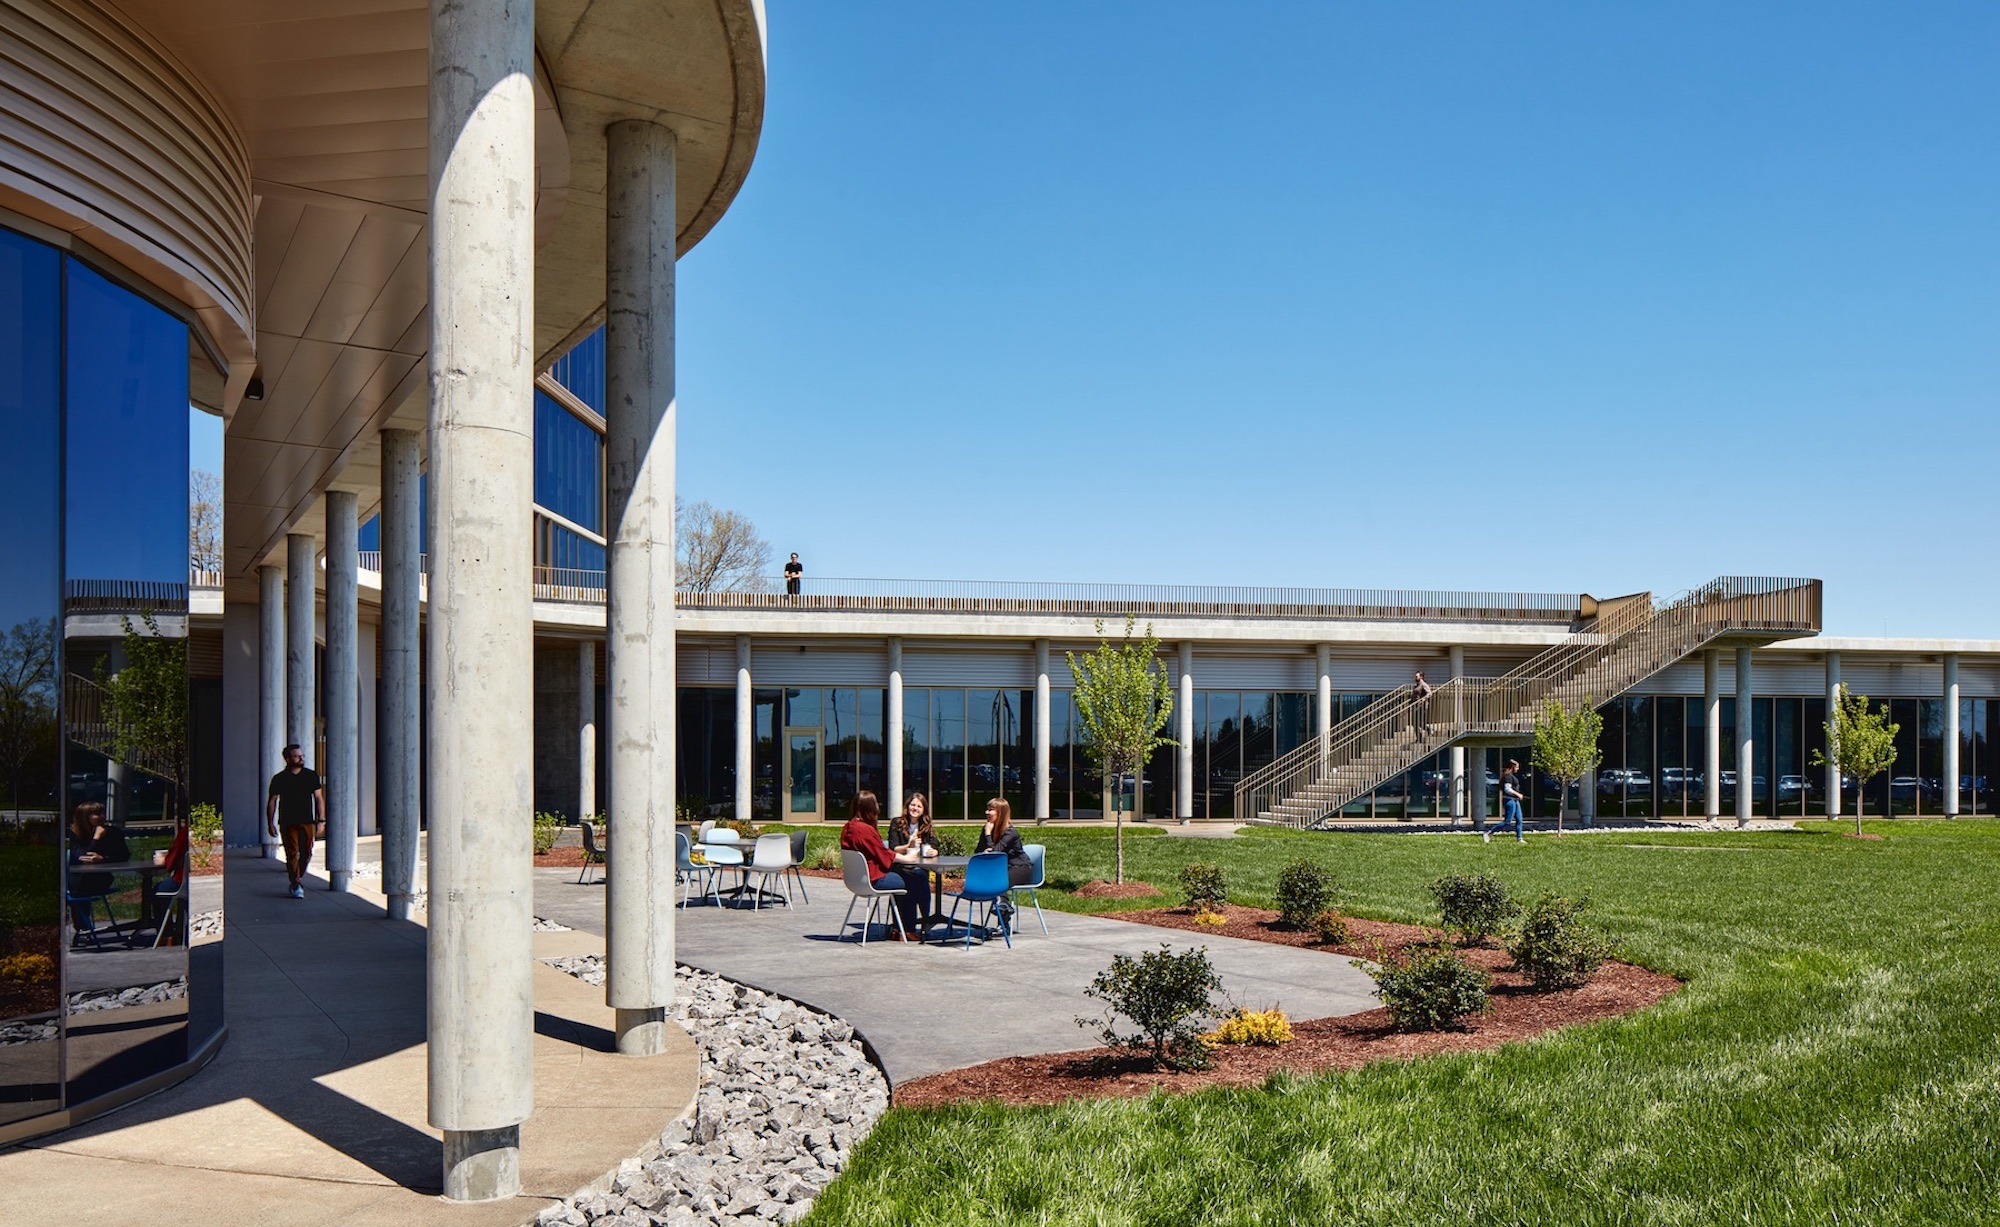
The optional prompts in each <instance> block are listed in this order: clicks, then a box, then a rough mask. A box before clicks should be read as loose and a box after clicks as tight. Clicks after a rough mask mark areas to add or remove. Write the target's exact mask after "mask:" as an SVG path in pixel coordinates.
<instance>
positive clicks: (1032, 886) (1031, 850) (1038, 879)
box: [1008, 844, 1049, 937]
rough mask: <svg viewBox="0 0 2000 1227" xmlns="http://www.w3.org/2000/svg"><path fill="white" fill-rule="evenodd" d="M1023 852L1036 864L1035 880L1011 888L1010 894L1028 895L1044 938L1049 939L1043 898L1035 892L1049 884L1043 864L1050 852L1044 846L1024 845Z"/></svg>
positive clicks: (1009, 889)
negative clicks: (1043, 914) (1043, 910)
mask: <svg viewBox="0 0 2000 1227" xmlns="http://www.w3.org/2000/svg"><path fill="white" fill-rule="evenodd" d="M1021 851H1023V852H1025V853H1027V854H1028V859H1029V860H1030V861H1032V862H1033V863H1034V866H1035V880H1034V881H1032V882H1023V883H1021V884H1020V885H1019V886H1014V887H1009V888H1008V893H1009V894H1017V895H1026V896H1027V897H1028V902H1030V903H1032V904H1034V905H1035V919H1036V920H1037V921H1039V922H1040V923H1041V926H1042V936H1043V937H1047V936H1048V935H1049V922H1048V921H1047V919H1045V918H1044V917H1043V916H1042V897H1041V896H1040V895H1038V894H1036V893H1035V892H1036V891H1038V890H1040V889H1041V888H1042V887H1043V886H1046V885H1047V884H1048V875H1047V874H1045V873H1044V872H1043V871H1042V863H1043V861H1044V860H1045V859H1046V858H1047V857H1048V853H1049V850H1048V848H1047V847H1046V846H1045V845H1043V844H1022V845H1021Z"/></svg>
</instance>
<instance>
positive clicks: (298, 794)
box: [264, 746, 326, 899]
mask: <svg viewBox="0 0 2000 1227" xmlns="http://www.w3.org/2000/svg"><path fill="white" fill-rule="evenodd" d="M322 789H323V785H321V783H320V779H319V773H318V772H317V771H314V770H313V769H312V768H310V767H308V766H306V756H305V752H304V751H302V750H300V749H299V748H298V747H297V746H286V747H285V769H284V770H283V771H280V772H279V773H278V774H276V775H274V776H272V777H271V789H270V794H269V799H268V800H267V801H266V802H265V803H264V821H265V822H266V823H267V824H269V826H270V830H271V834H273V835H276V836H278V837H279V838H280V839H282V840H283V841H284V845H285V875H286V876H287V877H289V878H291V880H292V888H291V896H292V898H294V899H303V898H305V897H306V891H305V887H304V886H303V885H301V884H300V882H301V879H303V878H304V877H305V876H306V866H308V865H310V864H312V856H313V828H314V827H315V826H316V825H317V824H318V823H319V821H320V815H321V814H324V813H325V812H326V793H325V792H324V791H323V790H322Z"/></svg>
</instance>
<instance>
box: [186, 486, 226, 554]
mask: <svg viewBox="0 0 2000 1227" xmlns="http://www.w3.org/2000/svg"><path fill="white" fill-rule="evenodd" d="M188 566H190V567H192V568H193V569H194V570H197V571H220V570H221V569H222V479H221V478H220V477H217V476H216V475H215V474H213V473H211V472H209V471H208V470H207V469H195V470H192V471H191V472H189V473H188Z"/></svg>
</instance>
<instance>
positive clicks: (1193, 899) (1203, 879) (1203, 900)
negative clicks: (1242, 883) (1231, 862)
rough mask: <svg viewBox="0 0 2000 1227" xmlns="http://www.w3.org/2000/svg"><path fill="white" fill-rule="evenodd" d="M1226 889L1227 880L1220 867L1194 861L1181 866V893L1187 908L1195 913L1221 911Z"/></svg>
mask: <svg viewBox="0 0 2000 1227" xmlns="http://www.w3.org/2000/svg"><path fill="white" fill-rule="evenodd" d="M1227 887H1228V878H1227V877H1226V876H1225V875H1224V874H1223V872H1222V866H1220V865H1211V864H1209V863H1207V862H1206V861H1195V862H1194V863H1192V864H1188V865H1182V866H1181V893H1182V894H1184V895H1186V896H1187V901H1188V906H1189V907H1191V908H1193V909H1194V910H1195V911H1197V912H1213V911H1219V910H1221V908H1222V904H1223V896H1224V893H1225V892H1226V889H1227Z"/></svg>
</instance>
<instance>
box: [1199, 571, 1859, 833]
mask: <svg viewBox="0 0 2000 1227" xmlns="http://www.w3.org/2000/svg"><path fill="white" fill-rule="evenodd" d="M1819 629H1820V581H1818V580H1816V579H1780V578H1772V577H1755V576H1725V577H1723V578H1721V579H1717V580H1714V581H1712V582H1710V583H1707V584H1704V585H1702V586H1701V587H1699V588H1696V589H1694V590H1692V591H1689V592H1686V593H1683V594H1682V595H1680V596H1678V597H1676V598H1674V599H1673V600H1671V601H1668V602H1667V603H1665V604H1656V603H1655V602H1654V600H1653V598H1652V595H1651V594H1650V593H1640V594H1638V595H1637V596H1631V597H1621V598H1618V599H1617V600H1614V601H1606V602H1604V603H1603V604H1602V605H1601V606H1599V608H1598V610H1597V612H1596V615H1595V616H1594V617H1593V618H1591V619H1590V620H1589V621H1588V622H1587V623H1586V624H1585V625H1584V626H1582V627H1581V628H1579V629H1578V630H1576V631H1575V632H1573V633H1572V634H1571V635H1570V636H1569V638H1568V639H1566V640H1564V641H1563V642H1562V643H1559V644H1556V645H1555V646H1554V647H1551V648H1549V649H1548V650H1546V651H1544V652H1542V653H1541V654H1540V655H1538V656H1535V657H1534V658H1532V659H1530V660H1529V661H1527V662H1526V663H1525V664H1522V665H1521V666H1520V667H1518V668H1516V669H1514V670H1513V671H1512V672H1510V673H1508V674H1506V675H1505V676H1503V677H1490V678H1480V677H1463V678H1453V679H1452V680H1450V681H1448V682H1445V683H1444V684H1442V685H1439V686H1435V687H1433V688H1432V689H1431V693H1430V697H1429V698H1428V699H1425V700H1421V701H1420V700H1419V699H1418V698H1417V696H1416V693H1415V691H1414V690H1413V689H1412V688H1411V687H1409V686H1403V687H1400V688H1399V689H1397V690H1394V691H1391V692H1390V693H1388V694H1386V695H1383V696H1382V697H1381V698H1379V699H1377V700H1376V701H1375V702H1373V703H1371V704H1369V705H1368V706H1367V707H1366V708H1364V709H1362V710H1361V711H1359V712H1356V713H1355V714H1354V715H1352V716H1350V717H1348V718H1347V719H1346V720H1343V721H1341V722H1340V723H1339V724H1336V725H1334V726H1333V728H1332V729H1331V730H1329V731H1328V732H1327V734H1326V735H1325V736H1324V737H1322V738H1316V739H1314V740H1312V741H1309V742H1307V743H1306V744H1305V745H1302V746H1300V747H1299V748H1298V749H1296V750H1293V751H1292V752H1291V753H1289V754H1287V755H1285V756H1283V757H1282V758H1279V759H1277V760H1276V761H1275V762H1272V763H1269V764H1267V765H1266V766H1264V767H1262V768H1260V769H1259V770H1257V771H1256V772H1253V773H1252V774H1250V775H1247V776H1245V777H1244V778H1243V779H1242V781H1241V782H1239V783H1238V784H1237V786H1236V812H1237V813H1238V814H1242V815H1248V816H1249V820H1250V821H1251V822H1257V823H1266V824H1276V825H1285V826H1296V827H1309V826H1318V825H1326V824H1328V823H1329V822H1330V821H1332V820H1335V819H1336V818H1337V816H1338V815H1339V813H1340V811H1341V808H1342V807H1343V806H1346V805H1348V804H1351V803H1352V802H1355V801H1358V800H1360V799H1362V798H1364V797H1366V796H1367V795H1368V794H1369V793H1371V792H1373V791H1375V790H1376V789H1377V788H1380V787H1381V786H1382V785H1383V784H1385V783H1387V782H1388V781H1390V780H1392V779H1394V778H1395V777H1396V776H1398V775H1400V774H1402V773H1403V772H1405V771H1408V770H1410V769H1411V768H1412V767H1415V766H1416V765H1417V764H1418V763H1421V762H1423V761H1424V760H1425V759H1427V758H1429V757H1431V756H1432V755H1434V754H1436V753H1438V752H1439V751H1441V750H1444V749H1447V748H1449V747H1450V746H1452V745H1453V744H1454V743H1460V744H1463V743H1478V744H1484V745H1495V744H1501V745H1522V744H1526V743H1528V742H1531V741H1533V740H1534V736H1535V717H1536V715H1537V714H1539V713H1540V712H1541V711H1542V709H1543V708H1544V707H1545V706H1546V705H1547V704H1548V702H1549V701H1550V700H1555V701H1557V702H1560V703H1561V704H1562V705H1563V706H1564V707H1566V708H1568V709H1569V710H1572V711H1574V710H1576V709H1577V708H1579V707H1580V706H1582V705H1583V704H1584V703H1586V702H1588V703H1591V704H1592V705H1602V704H1604V703H1608V702H1610V701H1611V700H1613V699H1615V698H1617V697H1619V696H1620V695H1622V694H1624V693H1625V692H1626V691H1628V690H1630V689H1631V688H1632V687H1634V686H1637V685H1638V684H1639V683H1640V682H1643V681H1645V680H1646V679H1647V678H1649V677H1651V676H1653V675H1654V674H1655V673H1658V672H1659V671H1660V670H1662V669H1664V668H1666V667H1667V666H1669V665H1672V664H1676V663H1678V662H1679V661H1681V660H1684V659H1686V658H1687V657H1688V656H1689V655H1691V654H1693V653H1695V652H1698V651H1700V650H1702V649H1703V648H1705V647H1708V646H1710V645H1712V644H1714V643H1716V642H1717V641H1718V640H1723V639H1728V640H1730V641H1731V642H1732V643H1736V644H1740V645H1754V644H1757V643H1770V642H1774V641H1776V640H1779V639H1794V638H1798V637H1800V636H1802V635H1815V634H1818V633H1819Z"/></svg>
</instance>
